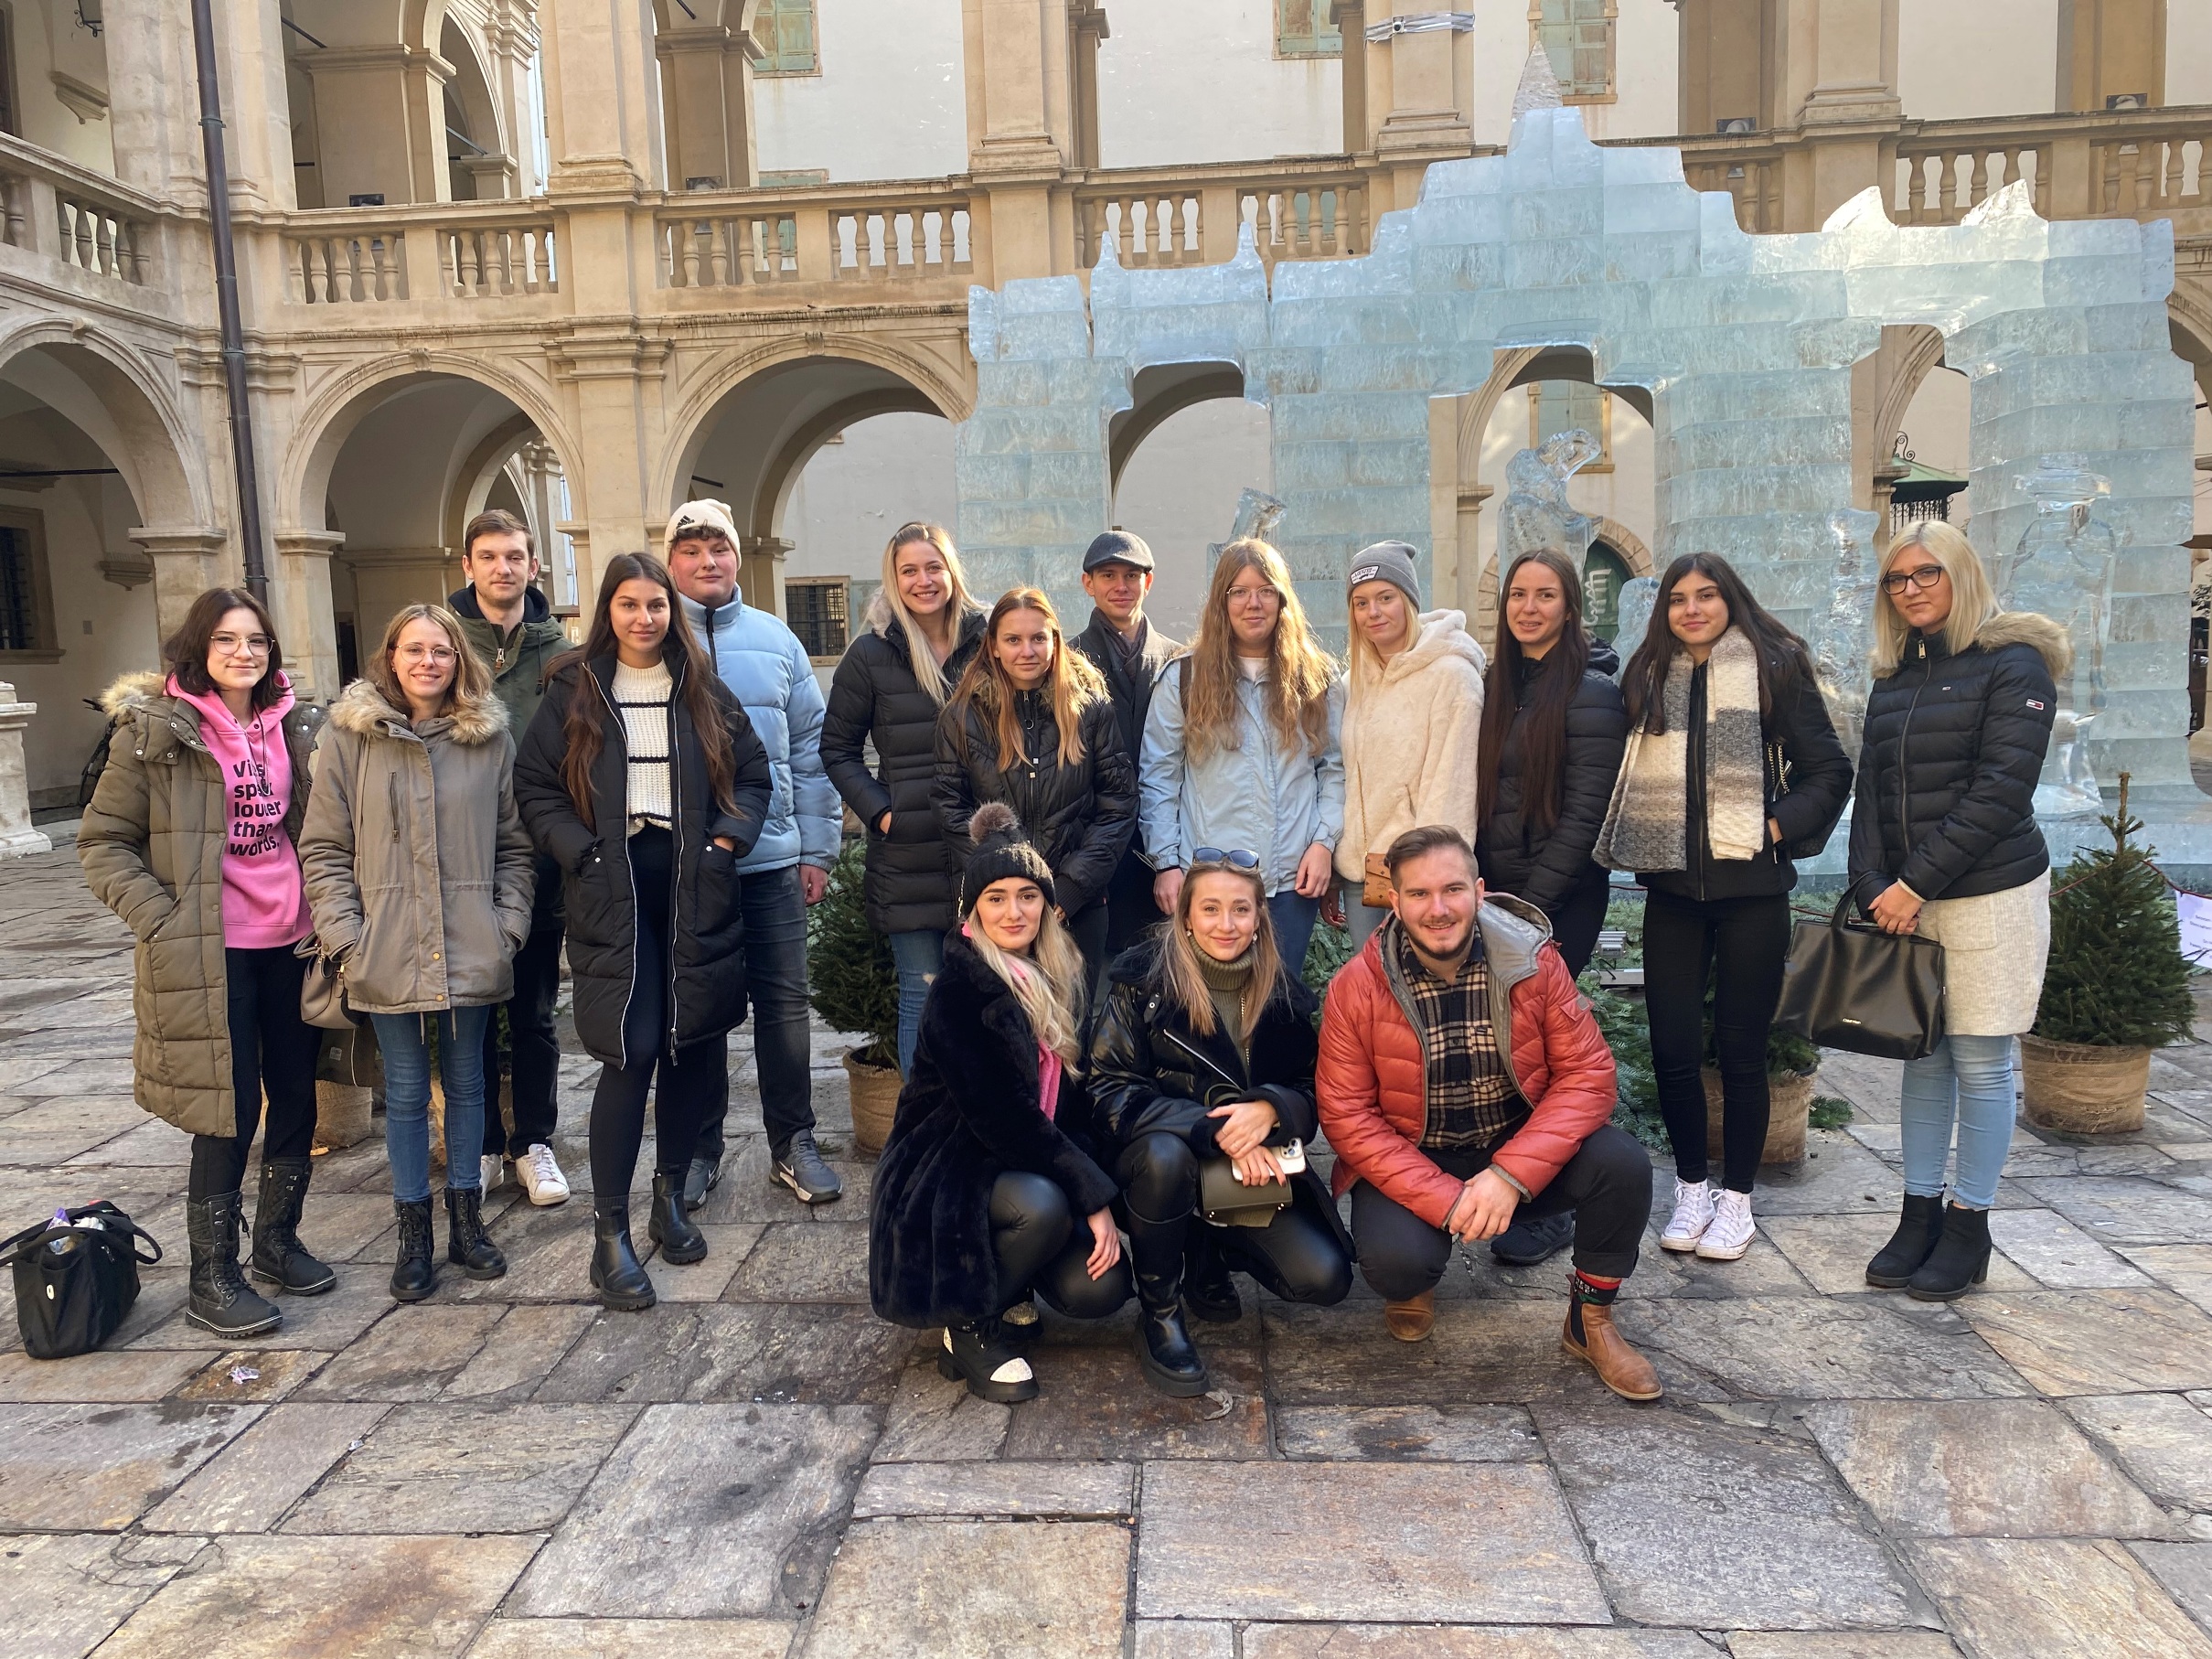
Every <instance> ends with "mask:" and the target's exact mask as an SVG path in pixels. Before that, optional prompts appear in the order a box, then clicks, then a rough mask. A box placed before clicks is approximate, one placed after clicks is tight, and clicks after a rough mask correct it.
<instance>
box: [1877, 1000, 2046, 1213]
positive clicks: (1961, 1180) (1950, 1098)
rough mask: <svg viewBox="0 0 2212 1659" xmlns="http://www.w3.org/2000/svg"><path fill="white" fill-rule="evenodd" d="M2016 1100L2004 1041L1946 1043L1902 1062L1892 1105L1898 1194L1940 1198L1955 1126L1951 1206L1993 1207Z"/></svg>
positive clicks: (1958, 1038) (2008, 1042) (2007, 1040)
mask: <svg viewBox="0 0 2212 1659" xmlns="http://www.w3.org/2000/svg"><path fill="white" fill-rule="evenodd" d="M2017 1093H2018V1092H2017V1090H2016V1089H2015V1088H2014V1084H2013V1039H2012V1038H2010V1037H1966V1036H1952V1037H1946V1038H1944V1039H1943V1041H1942V1042H1940V1043H1939V1044H1936V1049H1935V1052H1934V1053H1933V1054H1928V1055H1926V1056H1924V1057H1923V1058H1921V1059H1918V1060H1907V1062H1906V1063H1905V1086H1904V1090H1903V1092H1902V1094H1901V1096H1900V1097H1899V1101H1898V1115H1899V1117H1900V1118H1902V1119H1903V1120H1904V1135H1903V1140H1904V1145H1905V1190H1906V1191H1907V1193H1912V1194H1913V1195H1914V1196H1915V1197H1918V1198H1940V1197H1941V1196H1942V1193H1943V1166H1944V1163H1945V1161H1947V1160H1948V1158H1949V1157H1950V1140H1951V1125H1952V1123H1953V1121H1954V1120H1955V1121H1956V1122H1957V1124H1958V1129H1959V1161H1958V1172H1957V1173H1956V1175H1955V1176H1954V1177H1953V1178H1952V1181H1951V1183H1950V1196H1951V1202H1952V1203H1953V1204H1959V1205H1961V1206H1962V1207H1964V1208H1966V1209H1971V1210H1986V1209H1989V1208H1991V1207H1992V1206H1993V1205H1994V1204H1996V1202H1997V1177H1998V1176H1999V1175H2001V1174H2003V1173H2004V1154H2005V1152H2006V1151H2007V1150H2008V1149H2009V1148H2010V1147H2011V1146H2012V1143H2013V1115H2014V1107H2015V1105H2016V1103H2017Z"/></svg>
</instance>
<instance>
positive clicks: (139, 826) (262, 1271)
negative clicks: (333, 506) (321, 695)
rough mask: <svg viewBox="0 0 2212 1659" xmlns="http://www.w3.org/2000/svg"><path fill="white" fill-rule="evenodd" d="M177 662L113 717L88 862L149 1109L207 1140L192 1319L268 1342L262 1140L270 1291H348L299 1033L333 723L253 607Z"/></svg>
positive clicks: (91, 819) (194, 1230)
mask: <svg viewBox="0 0 2212 1659" xmlns="http://www.w3.org/2000/svg"><path fill="white" fill-rule="evenodd" d="M163 654H164V655H165V656H166V658H168V662H167V665H166V669H163V670H162V671H160V672H158V673H150V674H132V675H126V676H125V677H124V678H123V679H122V680H117V681H116V682H115V683H114V684H113V685H112V686H111V687H110V688H109V689H108V691H107V694H106V696H105V697H104V698H102V705H101V706H102V708H103V709H105V710H106V712H107V713H108V715H109V717H110V719H111V721H112V729H111V732H110V742H109V745H108V763H107V766H106V769H105V770H104V771H102V773H101V775H100V783H99V786H98V787H97V788H96V789H95V790H94V792H93V795H92V803H91V806H89V807H88V808H85V813H84V821H83V824H82V825H81V827H80V829H79V830H78V834H77V858H78V862H80V863H81V864H82V865H83V866H84V874H85V881H86V883H87V885H89V886H90V887H91V890H92V893H93V894H94V895H95V896H96V897H97V898H98V899H99V900H100V902H101V903H102V904H105V905H106V906H107V907H108V908H109V909H111V910H112V911H113V912H114V913H115V914H116V915H118V916H120V917H121V918H122V919H123V926H126V927H128V928H129V929H130V930H131V932H132V934H133V936H134V937H135V939H136V941H137V947H136V950H135V952H134V989H133V995H132V1005H133V1012H134V1015H135V1016H136V1021H137V1027H138V1034H137V1037H136V1039H135V1041H134V1044H133V1047H132V1056H131V1057H132V1065H133V1068H134V1072H135V1073H136V1079H135V1088H134V1093H135V1094H136V1096H137V1098H138V1104H139V1105H140V1106H142V1107H144V1108H145V1109H146V1110H147V1111H149V1112H151V1113H153V1114H154V1116H155V1117H156V1118H163V1119H165V1120H166V1121H167V1122H170V1123H173V1124H175V1125H176V1127H177V1128H178V1129H183V1130H184V1131H185V1132H186V1133H187V1135H189V1136H191V1137H192V1164H191V1172H190V1174H189V1175H188V1176H187V1184H186V1188H185V1233H186V1236H187V1239H188V1240H189V1241H190V1245H191V1275H190V1279H189V1281H188V1282H189V1285H190V1293H189V1300H187V1303H186V1307H185V1318H186V1319H187V1321H189V1322H191V1323H193V1324H195V1325H198V1327H199V1328H200V1329H201V1330H203V1331H208V1332H212V1333H214V1334H216V1335H217V1336H219V1337H224V1338H236V1337H246V1336H258V1335H260V1334H261V1333H263V1332H266V1331H273V1330H275V1329H276V1327H277V1326H278V1325H280V1324H282V1323H283V1315H282V1314H280V1313H279V1312H278V1311H277V1310H276V1308H275V1306H274V1305H273V1304H272V1303H271V1302H269V1301H268V1300H265V1299H264V1298H263V1297H262V1296H261V1295H259V1294H258V1293H257V1292H256V1291H255V1290H253V1288H252V1286H251V1285H250V1284H248V1283H247V1281H246V1276H245V1275H244V1274H241V1273H240V1269H239V1259H238V1234H239V1228H240V1226H242V1225H243V1222H244V1216H243V1214H242V1208H243V1201H242V1195H241V1193H240V1187H241V1186H242V1185H243V1183H244V1181H245V1175H246V1155H247V1152H248V1151H249V1150H250V1149H251V1146H252V1144H253V1137H254V1134H255V1132H256V1130H257V1129H258V1130H260V1131H261V1132H262V1172H261V1191H260V1194H259V1198H258V1201H257V1203H256V1204H255V1207H254V1215H253V1254H252V1259H251V1263H250V1264H249V1271H250V1272H251V1276H252V1279H253V1280H254V1281H255V1282H256V1283H259V1284H262V1285H265V1286H268V1287H269V1288H271V1289H272V1290H277V1291H279V1292H283V1293H287V1294H290V1295H294V1296H315V1295H318V1294H320V1293H321V1292H323V1291H325V1290H329V1289H330V1288H331V1287H332V1286H333V1285H335V1284H336V1283H337V1275H336V1274H335V1273H333V1272H332V1271H331V1270H330V1268H327V1267H326V1266H325V1265H324V1264H323V1263H321V1262H320V1261H317V1260H316V1259H315V1258H314V1257H313V1256H312V1255H310V1254H309V1253H308V1252H307V1250H306V1248H305V1247H304V1246H303V1245H302V1244H301V1243H300V1236H299V1225H300V1216H301V1212H302V1210H303V1208H304V1206H305V1203H306V1198H307V1184H308V1171H309V1168H310V1164H309V1161H308V1160H309V1154H310V1152H311V1151H312V1150H313V1147H314V1142H315V1054H316V1051H317V1049H318V1048H319V1047H320V1042H319V1039H318V1038H317V1036H316V1033H315V1029H314V1027H312V1026H310V1025H309V1024H308V1023H307V1022H305V1020H303V1019H301V1017H300V984H301V981H302V979H303V978H304V977H305V970H306V964H305V962H304V961H302V960H301V958H299V957H298V956H297V955H296V954H295V953H294V947H296V946H297V945H298V944H299V942H300V941H301V940H302V939H305V937H307V936H308V934H309V933H310V932H312V931H313V928H314V924H313V922H312V921H311V920H310V918H309V915H308V911H307V894H306V889H305V886H304V885H303V884H302V883H301V879H300V860H299V853H298V851H297V848H298V842H299V837H300V825H301V821H302V819H304V817H305V813H306V809H307V798H308V757H309V756H310V755H313V754H314V752H315V736H316V733H317V732H318V731H319V730H320V729H321V727H322V724H323V715H322V711H321V710H319V709H315V708H314V707H311V706H309V705H307V704H305V703H300V702H297V701H294V696H293V689H292V682H291V680H288V679H287V678H286V677H285V674H284V671H283V669H284V654H283V648H282V647H281V646H280V645H279V644H278V641H277V637H276V626H275V624H274V623H272V621H271V620H270V617H269V613H268V611H267V610H266V609H264V608H263V607H262V603H261V601H260V600H258V599H256V598H255V597H254V596H253V595H252V594H249V593H247V592H245V591H244V590H243V589H241V588H228V587H219V588H214V589H211V590H210V591H208V593H205V594H201V595H200V596H199V597H198V599H196V600H194V601H193V602H192V607H191V609H190V610H188V611H187V612H186V613H185V619H184V623H183V626H180V627H179V628H178V629H177V630H176V634H175V636H174V637H171V638H170V640H169V641H168V643H167V645H166V648H165V649H164V652H163ZM264 1096H266V1097H267V1099H268V1103H269V1104H268V1113H267V1120H266V1122H265V1123H264V1121H263V1115H262V1097H264Z"/></svg>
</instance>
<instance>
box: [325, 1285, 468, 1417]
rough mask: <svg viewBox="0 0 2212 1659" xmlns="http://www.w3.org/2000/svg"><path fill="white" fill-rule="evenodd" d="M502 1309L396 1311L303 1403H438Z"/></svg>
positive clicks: (341, 1358) (328, 1371) (333, 1366)
mask: <svg viewBox="0 0 2212 1659" xmlns="http://www.w3.org/2000/svg"><path fill="white" fill-rule="evenodd" d="M504 1312H506V1310H505V1309H504V1308H487V1307H476V1306H452V1307H448V1306H443V1305H440V1304H436V1303H427V1302H426V1303H422V1304H420V1305H417V1306H414V1307H396V1308H394V1309H393V1310H392V1311H391V1312H390V1314H389V1315H388V1316H386V1318H385V1319H384V1320H383V1321H382V1322H379V1324H378V1325H376V1326H375V1328H374V1329H372V1330H371V1331H369V1333H368V1334H367V1335H366V1336H364V1337H363V1338H362V1339H361V1340H360V1341H358V1342H357V1343H354V1344H353V1345H352V1346H351V1347H349V1348H347V1350H346V1352H345V1353H343V1354H339V1355H338V1356H337V1359H335V1360H333V1361H331V1362H330V1364H329V1365H326V1366H324V1367H323V1368H322V1370H320V1371H319V1372H317V1373H316V1374H315V1380H314V1381H312V1382H310V1383H309V1384H308V1385H307V1386H305V1387H304V1388H302V1389H301V1390H300V1394H299V1397H300V1398H302V1399H304V1400H427V1399H432V1398H434V1397H436V1396H437V1395H438V1394H439V1393H440V1392H441V1391H442V1390H443V1388H444V1386H445V1385H446V1384H447V1383H449V1382H451V1381H452V1380H453V1379H454V1376H455V1375H457V1374H458V1373H459V1372H460V1371H461V1369H462V1367H464V1366H465V1365H467V1364H468V1362H469V1361H470V1360H472V1359H474V1358H476V1355H477V1354H478V1353H480V1352H481V1351H482V1350H483V1348H484V1346H485V1344H486V1342H487V1341H489V1339H490V1337H491V1334H492V1332H493V1331H494V1329H495V1328H497V1325H498V1323H499V1319H500V1315H501V1314H503V1313H504Z"/></svg>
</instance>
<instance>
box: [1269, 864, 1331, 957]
mask: <svg viewBox="0 0 2212 1659" xmlns="http://www.w3.org/2000/svg"><path fill="white" fill-rule="evenodd" d="M1267 917H1268V919H1269V920H1270V921H1272V922H1273V923H1274V924H1275V951H1276V954H1277V956H1279V957H1281V958H1283V970H1284V971H1285V972H1286V973H1288V975H1289V976H1290V977H1291V978H1292V979H1297V978H1298V976H1299V975H1300V974H1302V973H1304V972H1305V971H1306V947H1307V946H1308V945H1309V944H1311V943H1312V942H1313V925H1314V924H1315V923H1316V922H1318V921H1320V919H1321V901H1320V900H1319V899H1302V898H1300V897H1298V890H1297V889H1296V888H1294V887H1292V886H1290V885H1288V883H1286V884H1285V885H1283V886H1282V887H1280V888H1277V890H1276V892H1275V894H1274V895H1273V896H1272V897H1270V898H1269V899H1268V900H1267Z"/></svg>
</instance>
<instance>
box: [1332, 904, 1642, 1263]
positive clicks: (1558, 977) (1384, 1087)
mask: <svg viewBox="0 0 2212 1659" xmlns="http://www.w3.org/2000/svg"><path fill="white" fill-rule="evenodd" d="M1476 926H1479V927H1480V928H1481V929H1482V947H1483V951H1484V954H1485V956H1486V958H1487V959H1488V961H1489V963H1490V969H1491V999H1492V1006H1493V1008H1494V1007H1495V1003H1496V998H1497V995H1498V992H1499V991H1500V990H1503V991H1504V992H1505V993H1506V996H1507V1006H1508V1008H1509V1009H1510V1011H1511V1022H1512V1042H1511V1043H1510V1044H1505V1045H1504V1047H1503V1050H1502V1052H1503V1053H1504V1054H1505V1056H1506V1067H1507V1070H1508V1071H1509V1072H1510V1073H1511V1075H1512V1078H1513V1080H1514V1083H1515V1085H1516V1086H1518V1087H1519V1089H1520V1091H1521V1096H1522V1098H1523V1099H1524V1100H1526V1101H1527V1102H1528V1103H1529V1105H1530V1107H1531V1108H1532V1110H1531V1112H1530V1115H1529V1119H1528V1121H1527V1122H1526V1123H1524V1124H1523V1125H1522V1126H1521V1129H1520V1130H1519V1131H1518V1132H1517V1133H1516V1134H1515V1135H1514V1136H1513V1137H1512V1139H1511V1140H1508V1141H1507V1142H1506V1143H1505V1144H1504V1145H1503V1146H1501V1147H1500V1148H1499V1149H1498V1151H1497V1153H1496V1155H1495V1156H1494V1157H1493V1159H1492V1160H1491V1161H1492V1162H1494V1163H1495V1164H1497V1166H1498V1168H1499V1169H1500V1171H1501V1172H1503V1173H1505V1174H1508V1175H1511V1176H1512V1178H1513V1179H1514V1180H1516V1181H1518V1182H1519V1183H1521V1184H1522V1185H1523V1187H1525V1188H1527V1189H1528V1191H1529V1193H1531V1195H1533V1194H1535V1193H1541V1192H1542V1191H1544V1188H1545V1187H1546V1186H1547V1185H1549V1184H1550V1183H1551V1180H1552V1177H1553V1176H1555V1175H1556V1174H1558V1173H1559V1170H1560V1166H1561V1165H1563V1164H1565V1162H1566V1161H1567V1160H1568V1159H1570V1158H1572V1157H1573V1156H1574V1155H1575V1152H1576V1149H1577V1148H1578V1147H1580V1146H1581V1145H1582V1143H1583V1141H1584V1140H1587V1139H1588V1138H1589V1136H1590V1135H1591V1134H1592V1133H1593V1132H1594V1131H1595V1130H1596V1129H1598V1126H1599V1125H1600V1124H1603V1123H1605V1122H1606V1121H1608V1119H1609V1118H1611V1117H1612V1115H1613V1106H1614V1101H1615V1097H1616V1094H1617V1090H1616V1087H1615V1085H1614V1079H1613V1054H1612V1051H1611V1050H1610V1049H1608V1048H1607V1047H1606V1045H1605V1038H1604V1037H1603V1036H1602V1035H1600V1034H1599V1033H1598V1022H1597V1021H1596V1020H1595V1019H1593V1018H1592V1017H1591V1014H1590V1009H1589V1004H1588V1003H1587V1002H1586V1001H1583V999H1582V995H1581V993H1580V992H1578V991H1577V990H1576V989H1575V981H1574V980H1573V979H1571V978H1569V977H1568V974H1567V971H1566V964H1565V962H1563V961H1561V960H1560V958H1559V952H1558V950H1557V949H1556V948H1555V947H1553V945H1552V942H1551V927H1550V925H1549V924H1548V923H1546V922H1545V921H1544V915H1543V913H1542V912H1541V911H1539V910H1537V909H1536V908H1535V907H1534V906H1533V905H1532V904H1523V903H1522V901H1520V900H1519V899H1514V898H1509V897H1506V896H1505V895H1503V894H1491V895H1490V896H1489V897H1488V898H1486V899H1485V900H1484V901H1483V904H1482V908H1481V910H1480V912H1478V913H1477V915H1476ZM1386 931H1395V926H1394V925H1391V924H1385V926H1384V927H1382V928H1378V929H1376V931H1375V934H1374V937H1372V938H1370V939H1369V940H1368V941H1367V945H1366V947H1365V948H1364V949H1363V950H1362V951H1361V952H1360V954H1359V955H1358V956H1356V957H1354V958H1352V960H1351V961H1350V962H1347V963H1346V964H1345V965H1344V967H1343V968H1342V969H1341V970H1340V971H1339V972H1338V974H1337V976H1336V979H1334V980H1333V981H1331V982H1330V987H1329V1006H1328V1009H1327V1011H1325V1012H1324V1013H1323V1015H1322V1016H1321V1057H1320V1066H1319V1068H1318V1070H1317V1072H1316V1074H1315V1087H1316V1092H1317V1093H1318V1094H1319V1095H1320V1116H1321V1132H1322V1133H1323V1134H1325V1135H1326V1136H1327V1137H1328V1138H1329V1144H1330V1147H1331V1148H1333V1149H1334V1150H1335V1152H1336V1177H1335V1183H1334V1184H1335V1189H1336V1191H1337V1192H1338V1193H1342V1192H1343V1191H1344V1190H1345V1189H1346V1188H1347V1187H1349V1186H1350V1185H1351V1184H1352V1183H1353V1182H1354V1181H1367V1182H1372V1183H1373V1184H1374V1185H1375V1186H1376V1187H1377V1188H1378V1189H1380V1191H1381V1192H1382V1193H1383V1194H1384V1197H1386V1198H1390V1199H1392V1200H1394V1201H1395V1202H1396V1203H1398V1204H1403V1205H1404V1206H1405V1208H1406V1209H1409V1210H1411V1211H1412V1212H1413V1213H1414V1214H1415V1215H1418V1216H1419V1217H1421V1219H1422V1220H1424V1221H1426V1222H1427V1223H1429V1224H1430V1225H1431V1226H1438V1227H1440V1226H1443V1225H1444V1218H1445V1216H1447V1215H1449V1214H1450V1213H1451V1207H1452V1205H1453V1204H1456V1203H1458V1202H1459V1193H1460V1192H1461V1190H1462V1188H1463V1186H1464V1184H1465V1183H1462V1182H1460V1181H1459V1180H1457V1179H1455V1178H1454V1177H1452V1176H1450V1175H1448V1174H1446V1173H1445V1172H1443V1171H1442V1170H1440V1169H1438V1168H1437V1166H1436V1164H1435V1163H1434V1162H1432V1161H1430V1160H1429V1157H1428V1155H1427V1153H1426V1152H1424V1151H1421V1144H1420V1143H1421V1131H1422V1129H1424V1128H1425V1127H1426V1125H1427V1121H1428V1099H1427V1092H1428V1091H1427V1078H1428V1067H1427V1059H1426V1057H1425V1056H1424V1055H1423V1054H1422V1051H1421V1039H1420V1036H1419V1034H1418V1033H1417V1030H1416V1026H1415V1025H1414V1022H1413V1020H1412V1018H1411V1016H1410V1014H1409V1012H1408V1009H1409V1007H1410V1003H1409V1002H1408V1001H1406V995H1405V987H1404V986H1403V984H1402V983H1401V982H1400V981H1399V975H1398V969H1397V965H1396V963H1395V961H1392V960H1389V959H1387V958H1384V955H1383V953H1382V948H1381V947H1382V944H1383V938H1384V933H1385V932H1386Z"/></svg>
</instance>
